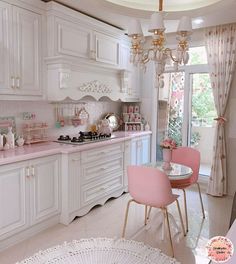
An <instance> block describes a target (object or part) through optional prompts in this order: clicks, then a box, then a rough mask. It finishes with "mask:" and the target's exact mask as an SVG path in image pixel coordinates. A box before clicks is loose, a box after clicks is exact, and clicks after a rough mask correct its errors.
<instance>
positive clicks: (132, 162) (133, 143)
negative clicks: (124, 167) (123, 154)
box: [130, 139, 137, 165]
mask: <svg viewBox="0 0 236 264" xmlns="http://www.w3.org/2000/svg"><path fill="white" fill-rule="evenodd" d="M130 151H131V152H130V154H131V159H130V165H137V140H136V139H132V140H131V149H130Z"/></svg>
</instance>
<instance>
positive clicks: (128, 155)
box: [124, 141, 132, 191]
mask: <svg viewBox="0 0 236 264" xmlns="http://www.w3.org/2000/svg"><path fill="white" fill-rule="evenodd" d="M131 159H132V157H131V141H126V142H125V153H124V186H125V191H128V176H127V167H128V166H129V165H131Z"/></svg>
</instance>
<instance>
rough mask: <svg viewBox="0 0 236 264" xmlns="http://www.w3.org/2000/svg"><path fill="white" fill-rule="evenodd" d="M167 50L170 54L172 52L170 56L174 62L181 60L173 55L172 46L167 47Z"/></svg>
mask: <svg viewBox="0 0 236 264" xmlns="http://www.w3.org/2000/svg"><path fill="white" fill-rule="evenodd" d="M165 52H166V53H167V52H169V54H170V57H171V59H172V60H173V62H177V63H178V62H179V61H178V60H177V59H176V58H175V57H174V56H173V54H172V50H171V49H170V48H166V49H165Z"/></svg>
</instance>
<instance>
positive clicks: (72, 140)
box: [54, 131, 115, 145]
mask: <svg viewBox="0 0 236 264" xmlns="http://www.w3.org/2000/svg"><path fill="white" fill-rule="evenodd" d="M114 137H115V136H113V135H111V134H109V135H102V134H98V133H97V132H81V131H80V132H79V136H74V137H70V136H69V135H66V136H64V135H60V137H59V138H58V139H57V140H55V141H54V142H58V143H65V144H72V145H73V144H74V145H79V144H86V143H92V142H99V141H104V140H108V139H111V138H114Z"/></svg>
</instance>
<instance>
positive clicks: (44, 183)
mask: <svg viewBox="0 0 236 264" xmlns="http://www.w3.org/2000/svg"><path fill="white" fill-rule="evenodd" d="M30 165H31V166H30V168H31V179H32V180H31V186H30V188H31V189H30V201H31V202H32V203H31V213H32V216H31V224H35V223H38V222H41V221H42V220H45V219H47V218H49V217H50V216H53V215H56V214H58V213H59V156H58V155H55V156H48V157H45V158H39V159H36V160H33V161H32V162H31V164H30Z"/></svg>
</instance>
